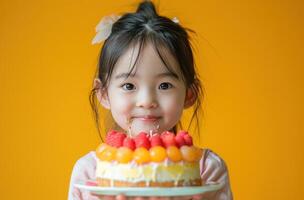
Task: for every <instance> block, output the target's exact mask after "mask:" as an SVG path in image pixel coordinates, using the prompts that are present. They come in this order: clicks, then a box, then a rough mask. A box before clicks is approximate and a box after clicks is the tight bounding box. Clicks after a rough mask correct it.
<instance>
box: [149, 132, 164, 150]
mask: <svg viewBox="0 0 304 200" xmlns="http://www.w3.org/2000/svg"><path fill="white" fill-rule="evenodd" d="M150 141H151V147H154V146H164V144H163V142H162V139H161V137H160V135H159V134H156V135H153V136H152V137H151V139H150Z"/></svg>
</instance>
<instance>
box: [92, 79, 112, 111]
mask: <svg viewBox="0 0 304 200" xmlns="http://www.w3.org/2000/svg"><path fill="white" fill-rule="evenodd" d="M101 86H102V84H101V81H100V80H99V79H98V78H95V79H94V88H98V89H97V92H96V96H97V99H98V101H99V103H100V104H101V105H102V106H103V107H104V108H105V109H108V110H110V101H109V97H108V93H107V90H106V89H101V88H102V87H101Z"/></svg>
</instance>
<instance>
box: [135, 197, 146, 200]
mask: <svg viewBox="0 0 304 200" xmlns="http://www.w3.org/2000/svg"><path fill="white" fill-rule="evenodd" d="M134 200H145V198H144V197H135V198H134Z"/></svg>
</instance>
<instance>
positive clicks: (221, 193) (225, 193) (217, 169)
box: [200, 149, 233, 200]
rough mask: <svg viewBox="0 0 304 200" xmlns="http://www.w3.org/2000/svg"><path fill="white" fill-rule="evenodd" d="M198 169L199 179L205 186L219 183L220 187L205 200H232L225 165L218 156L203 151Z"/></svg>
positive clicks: (209, 151) (211, 152) (206, 150)
mask: <svg viewBox="0 0 304 200" xmlns="http://www.w3.org/2000/svg"><path fill="white" fill-rule="evenodd" d="M200 168H201V170H200V172H201V177H202V180H203V182H204V183H205V184H212V183H220V184H221V185H222V187H221V189H219V190H218V191H216V192H211V193H208V194H206V195H207V196H208V195H209V196H208V197H210V198H207V199H214V200H223V199H225V200H232V199H233V196H232V191H231V186H230V180H229V175H228V169H227V165H226V163H225V161H224V160H223V159H222V158H221V157H220V156H219V155H218V154H216V153H215V152H213V151H212V150H210V149H204V152H203V156H202V158H201V161H200Z"/></svg>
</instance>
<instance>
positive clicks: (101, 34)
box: [92, 15, 179, 44]
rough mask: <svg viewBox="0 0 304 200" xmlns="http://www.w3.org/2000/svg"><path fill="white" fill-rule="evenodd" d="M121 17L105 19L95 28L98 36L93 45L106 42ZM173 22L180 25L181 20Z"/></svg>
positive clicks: (174, 18) (175, 18) (106, 17)
mask: <svg viewBox="0 0 304 200" xmlns="http://www.w3.org/2000/svg"><path fill="white" fill-rule="evenodd" d="M120 17H121V16H118V15H110V16H105V17H103V18H102V19H101V20H100V22H99V23H98V24H97V26H96V28H95V31H96V35H95V37H94V38H93V40H92V44H97V43H101V42H102V41H104V40H106V39H107V38H108V37H109V36H110V35H111V31H112V26H113V24H114V23H115V22H116V21H117V20H118V19H119V18H120ZM172 21H173V22H174V23H177V24H178V23H179V20H178V18H177V17H173V18H172Z"/></svg>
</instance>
